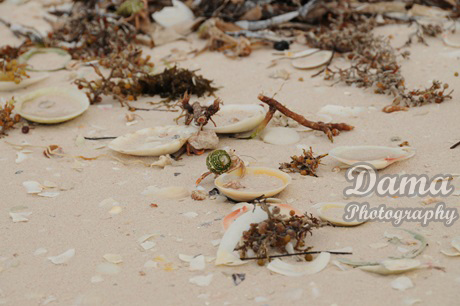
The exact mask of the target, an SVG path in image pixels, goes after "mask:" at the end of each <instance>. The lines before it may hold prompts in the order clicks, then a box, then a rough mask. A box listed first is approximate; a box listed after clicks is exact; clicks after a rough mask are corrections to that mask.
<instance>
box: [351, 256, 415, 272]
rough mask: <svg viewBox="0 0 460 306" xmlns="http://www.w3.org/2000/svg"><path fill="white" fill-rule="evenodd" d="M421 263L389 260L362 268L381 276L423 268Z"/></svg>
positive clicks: (412, 260) (408, 260) (361, 267)
mask: <svg viewBox="0 0 460 306" xmlns="http://www.w3.org/2000/svg"><path fill="white" fill-rule="evenodd" d="M421 265H422V264H421V263H420V261H418V260H417V259H407V258H404V259H387V260H384V261H382V262H381V263H380V264H378V265H372V266H360V267H358V268H359V269H361V270H364V271H367V272H372V273H377V274H381V275H389V274H400V273H404V272H408V271H412V270H415V269H419V268H421Z"/></svg>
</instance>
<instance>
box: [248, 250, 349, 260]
mask: <svg viewBox="0 0 460 306" xmlns="http://www.w3.org/2000/svg"><path fill="white" fill-rule="evenodd" d="M323 252H324V253H330V254H334V255H353V253H351V252H335V251H307V252H298V253H291V254H279V255H269V256H268V259H272V258H280V257H290V256H301V255H309V254H319V253H323ZM259 259H267V257H244V258H241V260H259Z"/></svg>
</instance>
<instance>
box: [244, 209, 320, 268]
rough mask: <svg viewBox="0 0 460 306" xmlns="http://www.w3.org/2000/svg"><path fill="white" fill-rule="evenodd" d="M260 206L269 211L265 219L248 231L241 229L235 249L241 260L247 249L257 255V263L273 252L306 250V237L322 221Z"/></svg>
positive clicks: (262, 263)
mask: <svg viewBox="0 0 460 306" xmlns="http://www.w3.org/2000/svg"><path fill="white" fill-rule="evenodd" d="M261 205H262V208H263V209H264V210H265V211H266V212H268V219H267V220H265V221H262V222H260V223H253V224H251V227H250V228H249V230H247V231H245V232H243V237H242V240H241V242H240V244H239V246H238V247H237V248H236V250H238V251H239V253H240V257H241V258H242V259H244V258H245V257H248V252H249V251H250V250H252V252H254V253H255V254H256V257H257V258H260V259H259V261H258V264H259V265H264V264H265V261H266V259H269V258H270V255H272V253H273V251H276V252H278V253H281V254H287V253H293V252H294V251H297V252H304V251H307V250H309V247H308V246H307V245H306V244H305V238H306V237H307V235H308V234H312V230H313V229H315V228H319V227H321V226H322V225H323V224H324V223H323V222H321V221H320V220H319V219H317V218H315V217H313V216H312V215H311V214H310V215H308V214H304V215H301V216H299V215H296V214H295V212H294V211H290V213H289V215H283V214H281V213H280V212H281V211H280V208H279V207H277V206H275V207H273V208H272V209H269V206H268V204H266V203H265V202H262V203H261Z"/></svg>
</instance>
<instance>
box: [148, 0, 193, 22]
mask: <svg viewBox="0 0 460 306" xmlns="http://www.w3.org/2000/svg"><path fill="white" fill-rule="evenodd" d="M172 4H173V6H166V7H164V8H163V9H162V10H161V11H158V12H155V13H153V14H152V18H153V20H155V22H156V23H158V24H160V25H161V26H163V27H165V28H169V27H172V26H175V25H178V24H181V23H185V22H189V21H193V20H194V19H195V16H194V15H193V12H192V10H191V9H190V8H189V7H188V6H187V5H185V4H184V3H182V2H181V1H178V0H172Z"/></svg>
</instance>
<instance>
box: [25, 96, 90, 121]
mask: <svg viewBox="0 0 460 306" xmlns="http://www.w3.org/2000/svg"><path fill="white" fill-rule="evenodd" d="M16 107H17V112H18V113H19V114H20V115H21V116H22V117H24V118H25V119H27V120H30V121H33V122H38V123H48V124H51V123H59V122H64V121H68V120H70V119H73V118H75V117H77V116H79V115H81V114H82V113H83V112H85V111H86V110H87V109H88V107H89V100H88V97H87V96H86V95H85V94H84V93H83V92H81V91H79V90H77V89H74V88H66V87H45V88H41V89H38V90H35V91H33V92H31V93H29V94H26V95H24V96H21V97H19V98H18V99H17V103H16Z"/></svg>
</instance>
